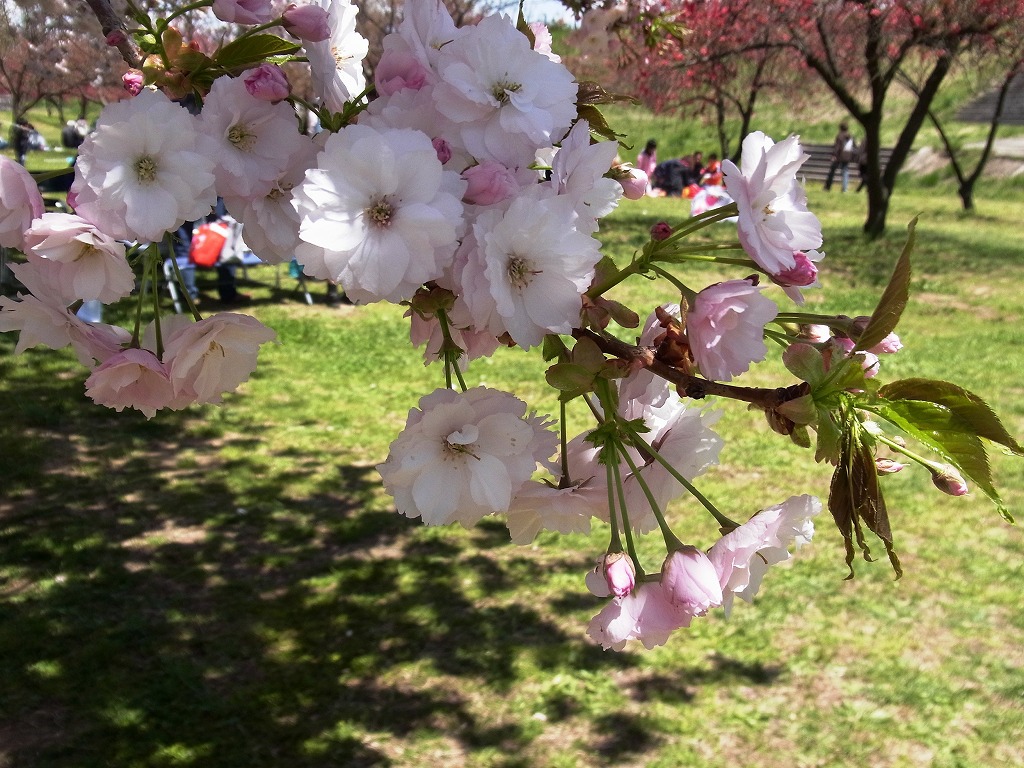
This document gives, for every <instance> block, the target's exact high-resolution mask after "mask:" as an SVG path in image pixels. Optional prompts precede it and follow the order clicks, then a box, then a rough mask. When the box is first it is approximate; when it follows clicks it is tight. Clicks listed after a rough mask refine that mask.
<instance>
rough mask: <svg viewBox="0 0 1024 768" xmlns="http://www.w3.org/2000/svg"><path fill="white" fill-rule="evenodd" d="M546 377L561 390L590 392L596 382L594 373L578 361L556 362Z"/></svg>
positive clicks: (549, 382) (553, 385)
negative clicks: (578, 363)
mask: <svg viewBox="0 0 1024 768" xmlns="http://www.w3.org/2000/svg"><path fill="white" fill-rule="evenodd" d="M544 378H545V379H547V382H548V384H550V385H551V386H552V387H554V388H555V389H557V390H558V391H560V392H580V393H582V392H589V391H590V390H591V389H592V387H593V384H594V374H593V373H592V372H591V371H589V370H587V369H586V368H584V367H583V366H582V365H577V364H576V363H556V364H555V365H552V366H551V367H550V368H548V370H547V372H546V373H545V374H544Z"/></svg>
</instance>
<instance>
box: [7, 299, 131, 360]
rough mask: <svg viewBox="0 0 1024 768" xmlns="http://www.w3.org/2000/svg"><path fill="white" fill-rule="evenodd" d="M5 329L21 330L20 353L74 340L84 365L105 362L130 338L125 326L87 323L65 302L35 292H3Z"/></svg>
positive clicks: (74, 346) (64, 344)
mask: <svg viewBox="0 0 1024 768" xmlns="http://www.w3.org/2000/svg"><path fill="white" fill-rule="evenodd" d="M5 331H20V332H21V333H20V335H19V337H18V344H17V346H16V347H15V348H14V351H15V353H16V354H20V353H22V352H24V351H25V350H26V349H30V348H31V347H36V346H43V347H49V348H50V349H63V348H64V347H66V346H68V345H69V344H70V345H71V347H72V348H73V349H74V351H75V354H76V355H77V357H78V362H80V363H81V364H82V365H92V364H93V361H94V360H96V361H99V362H103V361H104V360H106V359H107V358H108V357H110V356H111V355H113V354H115V353H117V352H119V351H120V350H121V346H122V345H123V344H125V343H126V342H127V341H128V338H129V335H128V332H127V331H125V330H124V329H123V328H119V327H116V326H110V325H103V324H97V325H92V324H89V323H86V322H84V321H82V320H81V319H79V318H78V317H77V316H76V315H75V314H73V313H71V312H68V311H67V308H66V307H64V306H63V305H57V304H54V303H52V302H50V301H46V300H42V299H39V298H37V297H35V296H22V297H21V301H15V300H14V299H12V298H10V297H8V296H0V333H3V332H5Z"/></svg>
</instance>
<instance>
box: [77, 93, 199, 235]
mask: <svg viewBox="0 0 1024 768" xmlns="http://www.w3.org/2000/svg"><path fill="white" fill-rule="evenodd" d="M198 143H199V139H198V133H197V131H196V122H195V119H194V118H193V117H192V116H191V115H189V113H188V112H187V111H185V109H184V107H181V106H179V105H177V104H173V103H172V102H171V101H170V100H169V99H168V98H167V97H166V96H165V95H164V94H163V93H161V92H159V91H150V90H143V91H142V92H141V93H139V95H138V96H136V97H134V98H132V99H128V100H126V101H119V102H117V103H115V104H108V105H107V106H105V107H104V108H103V111H102V112H101V113H100V117H99V120H98V121H97V123H96V130H95V131H93V132H92V133H91V134H89V136H87V137H86V139H85V141H84V142H83V143H82V146H81V147H79V154H78V161H77V163H76V164H75V181H74V183H73V184H72V186H71V194H72V195H74V196H75V199H76V205H75V212H76V213H77V214H78V215H79V216H81V217H82V218H84V219H86V220H87V221H89V222H91V223H92V224H94V225H95V226H96V228H97V229H100V230H101V231H103V232H105V233H106V234H107V235H109V236H110V237H113V238H115V239H117V240H144V241H145V240H149V241H154V240H160V239H161V238H162V237H163V235H164V233H165V232H173V231H174V230H175V229H177V228H178V227H180V226H181V225H182V224H183V223H184V222H186V221H195V220H197V219H201V218H202V217H203V216H205V215H206V214H208V213H209V212H210V211H211V210H212V208H213V204H214V203H215V202H216V192H215V191H214V176H213V174H212V173H211V172H210V168H211V166H212V161H211V159H210V158H208V157H206V156H204V155H202V154H201V153H199V152H198V151H196V146H197V145H198Z"/></svg>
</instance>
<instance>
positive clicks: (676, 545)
mask: <svg viewBox="0 0 1024 768" xmlns="http://www.w3.org/2000/svg"><path fill="white" fill-rule="evenodd" d="M622 458H624V459H625V460H626V463H627V464H628V465H629V471H630V472H632V473H633V479H634V480H636V481H637V483H639V485H640V490H642V491H643V492H644V496H645V497H646V498H647V503H648V504H650V505H651V511H652V512H654V517H655V519H656V520H657V521H658V527H659V528H660V529H661V535H662V537H663V538H664V539H665V548H666V549H667V550H668V551H669V552H675V551H676V550H677V549H681V548H682V546H683V542H681V541H680V540H679V537H678V536H676V535H675V534H674V533H673V532H672V528H670V527H669V524H668V521H667V520H666V519H665V515H663V514H662V512H661V507H659V506H658V501H657V499H655V498H654V494H653V493H652V492H651V487H650V486H649V485H648V484H647V481H646V480H645V479H644V476H643V475H642V474H640V470H639V469H638V468H637V466H636V462H635V461H633V457H632V456H630V455H629V451H626V450H623V451H622Z"/></svg>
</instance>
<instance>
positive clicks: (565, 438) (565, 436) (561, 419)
mask: <svg viewBox="0 0 1024 768" xmlns="http://www.w3.org/2000/svg"><path fill="white" fill-rule="evenodd" d="M558 433H559V435H558V440H559V442H560V443H561V449H562V456H561V463H562V478H561V479H560V480H559V481H558V487H559V488H567V487H569V484H570V483H571V482H572V480H571V478H570V477H569V428H568V426H567V425H566V423H565V401H564V400H559V401H558Z"/></svg>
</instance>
